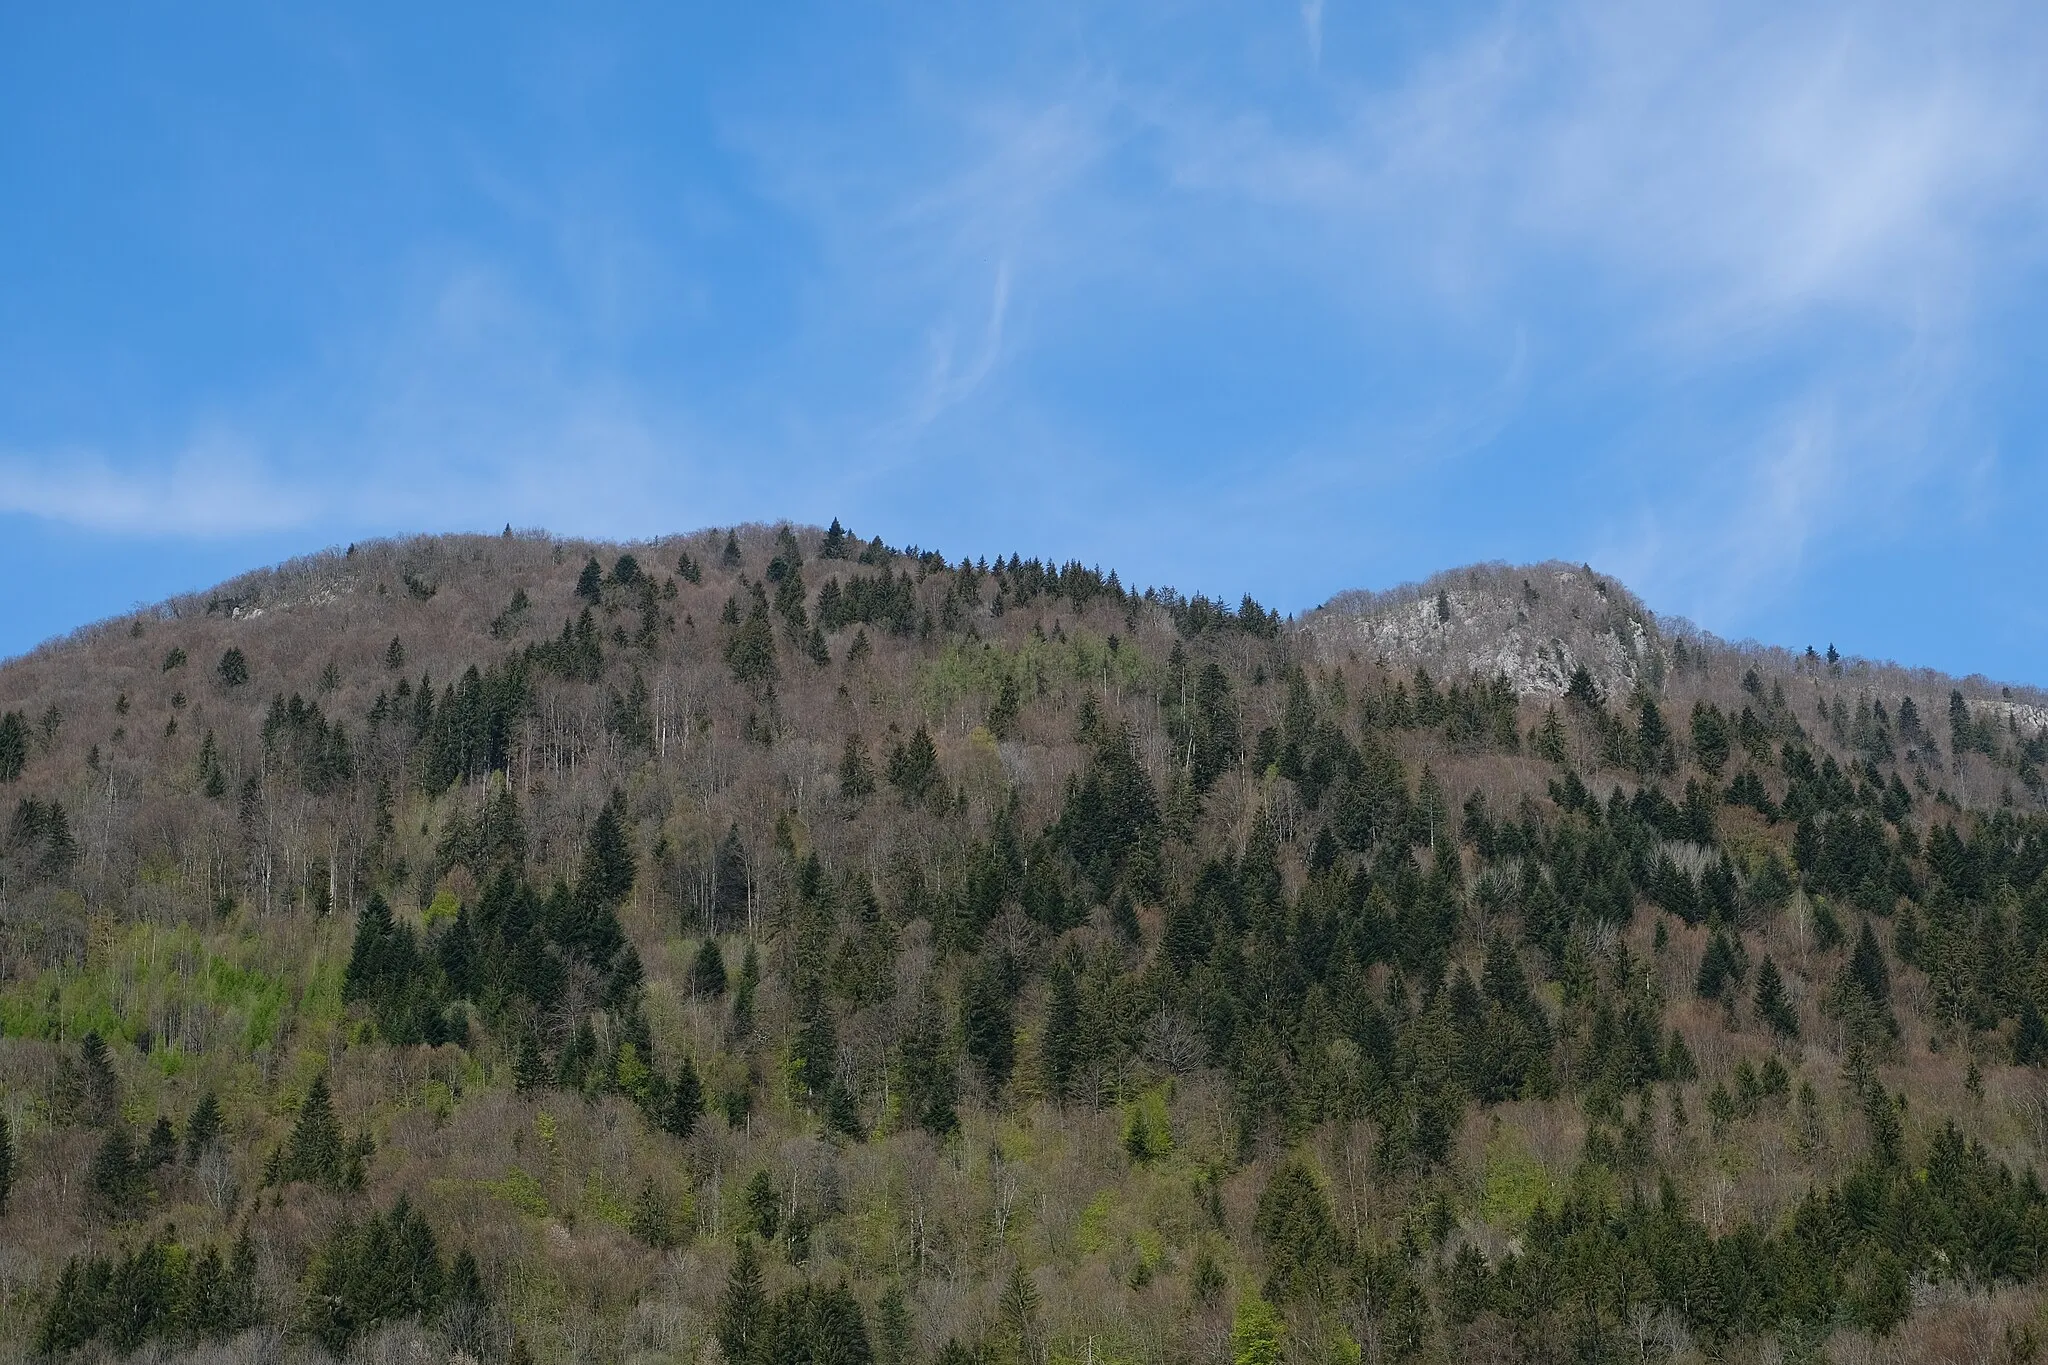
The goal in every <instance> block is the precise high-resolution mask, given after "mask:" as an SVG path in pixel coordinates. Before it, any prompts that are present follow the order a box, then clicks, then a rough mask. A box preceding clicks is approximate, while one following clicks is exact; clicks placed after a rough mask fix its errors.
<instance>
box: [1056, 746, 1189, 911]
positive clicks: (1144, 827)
mask: <svg viewBox="0 0 2048 1365" xmlns="http://www.w3.org/2000/svg"><path fill="white" fill-rule="evenodd" d="M1162 834H1163V827H1162V824H1161V819H1160V812H1159V799H1158V797H1157V795H1156V794H1155V793H1154V792H1153V790H1152V779H1151V778H1149V777H1147V776H1146V775H1145V768H1144V765H1143V764H1142V763H1140V762H1139V760H1138V753H1137V748H1136V746H1135V744H1134V743H1133V741H1132V739H1131V737H1130V735H1129V734H1128V733H1126V732H1125V731H1124V730H1123V729H1122V728H1121V727H1119V728H1118V729H1116V730H1114V731H1112V732H1110V733H1107V734H1105V735H1104V736H1103V737H1102V740H1101V742H1100V743H1098V744H1097V745H1096V746H1095V752H1094V754H1093V755H1092V756H1091V758H1090V760H1089V763H1088V767H1087V768H1086V769H1085V770H1084V771H1083V772H1082V773H1081V775H1080V776H1079V777H1078V778H1077V779H1075V780H1074V781H1073V782H1072V783H1071V784H1070V785H1069V786H1068V788H1067V793H1066V799H1065V801H1064V803H1063V804H1062V805H1061V808H1060V819H1059V825H1058V836H1057V837H1058V838H1059V841H1060V843H1061V844H1062V845H1063V846H1064V847H1065V848H1066V850H1067V852H1068V853H1069V854H1070V855H1071V856H1072V857H1073V859H1074V862H1075V863H1076V865H1077V866H1079V868H1080V869H1081V871H1082V873H1083V875H1085V876H1086V877H1087V878H1088V880H1089V881H1090V882H1091V883H1092V884H1093V885H1094V887H1095V889H1096V892H1097V894H1098V896H1100V897H1102V898H1104V899H1106V898H1107V897H1108V896H1109V895H1110V893H1111V891H1112V889H1113V888H1115V887H1117V886H1119V885H1120V884H1121V883H1122V882H1123V881H1124V880H1125V878H1126V875H1127V874H1129V875H1130V877H1131V880H1132V881H1133V882H1134V883H1135V889H1137V890H1139V891H1141V892H1145V893H1149V892H1150V891H1151V890H1153V885H1152V883H1153V880H1154V878H1155V876H1156V873H1157V856H1158V845H1159V842H1160V839H1161V837H1162Z"/></svg>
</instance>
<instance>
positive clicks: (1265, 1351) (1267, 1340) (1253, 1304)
mask: <svg viewBox="0 0 2048 1365" xmlns="http://www.w3.org/2000/svg"><path fill="white" fill-rule="evenodd" d="M1286 1344H1287V1324H1286V1323H1285V1322H1283V1321H1282V1320H1281V1317H1280V1314H1279V1312H1278V1311H1277V1310H1276V1309H1275V1308H1274V1307H1273V1305H1272V1304H1270V1303H1267V1302H1266V1301H1265V1300H1264V1299H1262V1298H1260V1297H1259V1296H1258V1295H1257V1294H1247V1295H1245V1297H1244V1298H1242V1299H1240V1300H1238V1304H1237V1313H1236V1316H1235V1317H1234V1318H1233V1320H1232V1321H1231V1324H1230V1359H1231V1365H1280V1361H1281V1358H1282V1352H1283V1350H1284V1349H1285V1347H1286Z"/></svg>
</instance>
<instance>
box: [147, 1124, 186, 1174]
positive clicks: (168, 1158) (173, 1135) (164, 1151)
mask: <svg viewBox="0 0 2048 1365" xmlns="http://www.w3.org/2000/svg"><path fill="white" fill-rule="evenodd" d="M177 1159H178V1134H177V1130H176V1129H174V1128H172V1127H171V1121H170V1120H169V1119H167V1118H165V1117H164V1116H163V1115H161V1114H159V1115H157V1120H156V1122H155V1123H154V1124H152V1125H150V1129H149V1137H148V1138H147V1139H146V1140H145V1141H144V1142H143V1144H142V1156H141V1160H140V1162H139V1164H140V1166H141V1167H142V1169H143V1170H144V1171H154V1170H157V1169H159V1168H161V1167H164V1166H168V1165H169V1164H170V1163H172V1162H173V1161H176V1160H177Z"/></svg>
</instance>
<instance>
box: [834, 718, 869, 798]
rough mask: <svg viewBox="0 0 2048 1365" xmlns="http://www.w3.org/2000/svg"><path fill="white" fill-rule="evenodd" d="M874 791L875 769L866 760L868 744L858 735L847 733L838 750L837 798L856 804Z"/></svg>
mask: <svg viewBox="0 0 2048 1365" xmlns="http://www.w3.org/2000/svg"><path fill="white" fill-rule="evenodd" d="M874 793H875V770H874V766H873V765H872V764H870V763H869V762H868V746H867V743H866V741H864V740H863V739H861V737H860V736H859V735H848V736H847V737H846V746H845V747H844V748H843V749H841V750H840V752H839V799H840V800H842V801H844V802H846V803H847V804H848V805H852V806H858V805H860V803H861V802H863V801H865V800H867V799H868V798H869V797H870V796H872V795H874Z"/></svg>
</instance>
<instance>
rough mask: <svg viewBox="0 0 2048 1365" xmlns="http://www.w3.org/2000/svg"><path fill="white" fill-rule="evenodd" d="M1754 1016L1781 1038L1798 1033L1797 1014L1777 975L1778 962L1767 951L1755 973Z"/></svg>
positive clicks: (1792, 1036)
mask: <svg viewBox="0 0 2048 1365" xmlns="http://www.w3.org/2000/svg"><path fill="white" fill-rule="evenodd" d="M1756 1017H1757V1018H1759V1019H1761V1020H1763V1021H1764V1022H1765V1023H1766V1024H1768V1025H1770V1027H1771V1031H1772V1032H1773V1033H1776V1034H1777V1035H1778V1036H1779V1037H1781V1038H1795V1037H1797V1036H1798V1035H1799V1016H1798V1015H1797V1014H1796V1013H1794V1012H1793V1009H1792V1002H1791V1001H1789V1000H1787V999H1786V998H1785V983H1784V980H1783V979H1782V978H1781V977H1780V976H1779V975H1778V964H1777V963H1775V962H1773V961H1772V960H1771V957H1770V954H1768V953H1766V954H1764V961H1763V965H1762V966H1761V967H1759V968H1757V973H1756Z"/></svg>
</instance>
